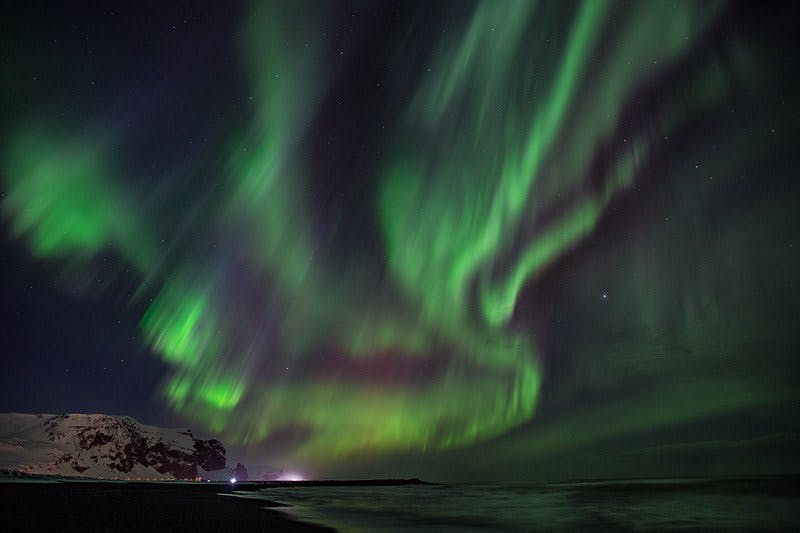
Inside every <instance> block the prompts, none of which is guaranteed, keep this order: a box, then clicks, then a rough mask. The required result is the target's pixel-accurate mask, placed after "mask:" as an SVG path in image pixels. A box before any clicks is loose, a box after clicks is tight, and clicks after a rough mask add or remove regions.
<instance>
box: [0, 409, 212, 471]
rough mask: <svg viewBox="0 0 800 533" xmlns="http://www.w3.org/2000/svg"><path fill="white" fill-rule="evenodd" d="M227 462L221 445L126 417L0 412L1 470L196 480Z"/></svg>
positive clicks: (182, 431)
mask: <svg viewBox="0 0 800 533" xmlns="http://www.w3.org/2000/svg"><path fill="white" fill-rule="evenodd" d="M225 463H226V458H225V448H223V446H222V443H221V442H219V441H218V440H215V439H210V440H200V439H198V438H196V437H195V436H194V435H193V434H192V432H191V431H190V430H188V429H185V430H180V429H166V428H159V427H155V426H146V425H144V424H140V423H139V422H137V421H136V420H134V419H132V418H130V417H127V416H112V415H102V414H60V415H46V414H39V415H36V414H22V413H0V468H5V469H9V470H16V471H20V472H24V473H30V474H50V475H63V476H85V477H93V478H106V479H111V478H118V479H137V478H139V479H175V478H177V479H194V478H195V476H197V475H198V474H200V475H203V477H205V475H206V474H205V472H204V471H214V470H220V469H223V468H225ZM199 469H202V471H201V470H199ZM215 477H219V476H215Z"/></svg>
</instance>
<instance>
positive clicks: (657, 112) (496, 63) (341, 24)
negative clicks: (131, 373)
mask: <svg viewBox="0 0 800 533" xmlns="http://www.w3.org/2000/svg"><path fill="white" fill-rule="evenodd" d="M81 10H83V11H81ZM46 11H47V10H46V9H45V8H44V7H42V6H36V5H34V6H32V7H29V8H19V12H18V13H15V18H14V21H15V22H16V24H15V25H14V26H13V27H12V28H9V31H7V32H3V33H4V37H3V38H2V39H3V41H2V42H3V49H4V50H6V52H4V60H5V65H6V66H5V67H4V73H3V87H4V89H3V92H4V97H3V101H4V103H6V104H9V103H10V104H11V105H5V106H4V108H5V109H6V110H4V111H3V118H4V121H3V137H2V147H0V148H2V150H1V153H0V155H1V156H2V159H1V160H0V163H2V175H1V176H0V177H1V178H2V191H3V196H2V202H1V203H0V212H1V213H2V219H3V227H4V228H5V232H6V236H5V240H4V247H5V248H7V249H8V250H9V251H10V252H9V257H12V256H13V257H14V258H15V259H13V264H15V265H17V264H18V265H27V264H32V265H37V267H36V268H42V269H44V270H45V271H46V272H47V275H49V276H50V277H51V279H52V280H53V283H54V288H52V292H48V293H47V294H56V293H57V294H60V295H61V296H41V297H40V298H39V300H38V301H35V302H33V303H32V304H29V307H30V308H35V307H43V308H46V307H47V306H48V304H47V300H48V298H69V299H71V301H75V302H80V301H92V302H95V303H94V304H92V305H93V306H95V305H96V306H98V307H99V308H100V309H102V310H103V314H107V315H108V316H105V317H104V318H103V319H102V320H107V321H108V323H109V324H111V323H112V322H113V321H115V320H119V321H121V320H122V319H123V318H124V319H125V320H130V321H132V322H131V323H132V324H133V325H134V326H135V330H134V333H133V335H134V343H133V344H134V345H135V346H137V347H138V348H137V349H136V351H135V353H137V354H138V355H136V356H135V357H136V358H138V360H139V362H138V363H137V364H138V365H140V366H139V368H146V369H147V370H142V372H145V373H150V374H151V375H157V376H158V379H157V380H156V381H157V384H155V386H152V387H151V388H152V390H140V391H137V393H136V395H137V396H138V400H132V403H137V404H138V405H142V406H144V405H148V406H149V407H147V410H151V411H156V412H161V411H163V412H168V413H169V414H168V415H165V416H169V417H175V418H176V419H178V420H181V421H186V422H187V423H190V424H192V425H197V426H199V427H202V428H204V429H205V430H207V431H210V432H213V433H215V434H218V435H220V437H221V438H222V439H224V440H225V442H226V443H231V444H232V445H234V446H237V447H240V448H241V449H242V450H245V452H243V453H247V454H249V456H251V457H257V458H258V459H257V460H263V462H264V464H267V463H272V464H286V465H289V466H294V465H300V466H301V467H303V468H307V469H310V470H312V471H314V472H343V471H344V472H346V471H364V472H367V473H370V472H373V471H376V472H392V473H395V472H398V473H400V474H403V473H404V472H407V471H414V472H417V471H419V470H422V471H423V472H431V473H432V474H431V475H441V476H444V475H447V476H450V477H452V476H454V475H456V476H457V475H463V476H465V477H469V476H473V477H491V476H492V475H495V474H494V473H495V472H497V473H499V474H497V475H504V476H521V477H526V476H535V475H537V472H541V471H543V470H542V469H546V468H553V467H552V465H551V462H552V461H553V458H554V457H562V456H563V457H566V456H568V454H575V455H574V457H577V458H578V459H576V464H579V465H580V461H581V460H585V461H586V462H588V463H591V462H593V461H594V460H593V459H592V458H591V457H592V456H591V453H596V454H599V456H604V455H603V454H605V455H608V456H614V457H617V458H618V459H619V457H625V458H626V459H625V460H620V461H622V463H624V464H635V465H641V464H644V463H646V462H647V460H646V459H643V457H645V456H647V454H656V455H658V453H660V452H658V453H657V451H654V449H655V448H658V447H662V448H664V449H666V448H668V447H670V446H672V448H669V449H670V450H674V449H675V447H676V446H677V447H680V446H684V447H686V446H689V447H691V445H692V444H693V443H697V446H701V447H702V446H705V447H708V444H707V443H708V442H727V443H729V444H728V445H727V446H729V447H730V446H734V444H730V443H747V442H751V441H752V440H753V439H759V438H762V439H763V438H773V439H774V438H777V439H779V440H780V439H790V441H791V439H795V440H794V441H791V442H797V440H796V436H795V435H797V433H796V432H797V431H798V427H797V422H796V420H795V419H796V416H795V414H796V407H797V405H798V399H799V397H798V388H797V385H796V384H797V379H798V377H800V376H798V369H800V367H799V366H798V364H797V362H796V361H795V359H796V353H797V349H798V334H797V331H800V329H799V328H798V327H797V326H798V318H797V317H798V316H800V315H798V311H800V294H798V286H797V272H798V266H800V265H798V259H799V258H798V254H797V246H795V244H796V243H795V242H794V241H795V239H796V232H797V228H798V227H799V225H798V210H797V208H798V205H797V198H798V195H797V192H798V191H797V184H796V179H795V178H794V174H795V172H796V168H797V156H796V155H795V154H794V153H793V150H794V144H795V139H796V137H797V132H798V130H797V119H798V112H799V111H800V106H798V102H797V97H796V94H797V89H798V88H800V87H798V83H797V79H796V78H797V76H796V74H795V73H794V72H793V71H792V68H793V67H792V65H793V64H794V63H793V61H792V58H794V57H795V56H792V55H791V52H789V51H786V50H785V49H784V48H783V45H784V44H785V43H786V42H790V38H789V37H788V36H789V35H790V34H791V32H790V30H789V29H788V27H789V26H790V24H789V23H788V22H787V21H789V20H792V17H795V16H796V8H794V7H792V6H775V7H774V8H756V7H754V6H743V5H740V4H736V3H732V4H728V3H724V2H705V1H703V2H688V1H687V2H677V3H676V2H606V1H601V0H597V1H594V0H593V1H588V2H574V3H561V2H534V1H516V0H509V1H507V2H498V1H491V0H484V1H477V2H452V3H451V2H441V3H435V5H427V4H426V3H415V2H400V3H396V2H255V3H252V4H248V3H245V4H242V5H236V6H230V7H227V8H225V9H223V8H222V7H217V8H213V9H212V8H206V9H199V8H198V7H197V6H192V5H191V4H189V5H177V4H176V5H175V6H172V7H158V6H156V5H152V6H146V7H136V8H135V7H124V8H120V9H119V10H118V11H115V12H110V11H108V9H105V10H102V9H101V10H99V11H96V10H93V8H90V7H83V8H80V9H79V8H77V7H75V8H74V10H72V8H69V9H65V11H67V12H68V13H67V16H64V13H61V14H59V13H47V12H46ZM750 11H752V12H753V13H750ZM137 21H138V22H139V23H141V24H139V25H141V30H137V29H134V28H135V27H136V26H137V24H134V22H137ZM23 22H25V23H27V24H28V26H30V27H28V26H26V24H23ZM795 54H796V53H795ZM787 58H788V59H787ZM20 250H22V252H20ZM12 251H13V252H12ZM6 268H8V269H13V268H24V267H21V266H18V267H6ZM4 290H5V293H6V294H7V296H8V297H7V298H4V301H5V302H6V303H5V304H4V306H8V309H7V311H6V313H8V316H9V317H11V316H12V315H14V312H12V311H13V306H14V305H16V304H15V303H9V302H12V300H13V301H16V300H18V299H19V298H20V296H19V293H18V292H15V291H17V290H18V289H17V288H14V287H11V282H8V286H6V287H4ZM76 305H77V304H76ZM77 308H78V309H80V306H79V305H77ZM16 316H17V317H18V316H19V312H16ZM33 316H39V317H40V318H41V317H45V316H46V313H45V312H41V314H38V315H37V314H36V312H34V313H33ZM9 320H10V321H11V322H10V323H11V324H12V325H11V330H10V331H14V334H13V338H14V340H13V342H11V341H7V342H8V344H7V345H3V346H2V349H3V352H4V355H5V357H6V358H8V359H15V358H17V357H19V358H23V359H24V357H22V356H21V355H15V354H14V353H12V352H11V348H12V347H15V346H23V351H25V350H26V349H30V348H24V347H25V346H27V344H26V342H31V343H33V342H34V341H26V340H25V339H26V338H27V337H26V334H25V331H28V335H30V330H26V328H25V327H22V324H23V322H22V321H20V320H18V319H16V318H14V319H13V320H12V319H9ZM14 320H17V322H14ZM76 320H78V321H79V322H80V318H79V317H76ZM102 320H101V323H102ZM87 321H88V318H87ZM31 322H33V323H35V322H36V319H31V318H27V319H25V322H24V324H29V323H31ZM89 322H91V321H89ZM89 322H87V323H89ZM94 323H97V322H96V321H95V322H94ZM14 324H16V325H14ZM26 327H27V326H26ZM34 329H35V326H34ZM91 335H92V333H91V331H90V328H89V327H88V326H87V328H86V338H85V342H86V343H91V342H92V341H91ZM112 338H114V336H113V334H112ZM119 338H120V339H121V338H122V337H121V336H120V337H119ZM126 343H127V340H126ZM109 345H110V346H122V345H123V344H122V343H121V342H115V341H113V340H112V341H109ZM30 346H33V344H31V345H30ZM125 346H126V348H125V349H131V348H130V345H129V344H125ZM82 349H83V348H82V347H81V346H76V344H75V343H74V342H72V343H71V345H70V346H68V347H67V348H65V349H64V350H63V351H62V352H59V353H56V354H49V355H48V356H47V358H46V359H47V360H48V361H51V362H52V365H53V369H51V370H43V372H45V373H46V372H52V375H56V370H55V368H56V366H57V367H58V368H59V369H60V368H61V367H62V366H63V361H64V360H65V359H66V360H73V361H79V360H80V357H81V356H80V353H81V350H82ZM42 357H44V356H42ZM126 357H127V358H128V359H130V358H132V357H134V356H133V355H131V356H126ZM107 358H108V361H109V365H111V364H112V362H113V361H116V360H118V359H120V360H121V359H123V357H122V354H119V353H109V354H107ZM11 364H12V365H15V366H14V368H18V369H19V370H18V372H19V373H22V374H24V373H25V372H26V370H25V368H26V367H25V363H24V362H16V363H11ZM79 364H80V363H78V362H72V363H70V365H71V366H73V367H74V366H76V365H79ZM16 365H19V366H16ZM45 366H47V365H45ZM104 368H105V366H104ZM121 371H122V370H121V369H120V370H118V372H121ZM59 372H60V370H59ZM7 379H10V378H7ZM64 379H66V380H67V381H70V380H79V381H72V383H73V384H74V385H75V386H81V387H86V386H87V384H91V385H89V386H90V387H91V388H102V386H103V385H102V383H98V378H97V377H96V376H83V377H80V378H73V377H72V376H69V377H65V378H64ZM100 381H102V380H100ZM4 384H6V381H5V380H4ZM79 384H80V385H79ZM6 388H7V389H8V387H6ZM92 397H93V396H92V395H91V394H90V395H89V398H92ZM3 398H6V396H3ZM4 401H6V400H4ZM65 402H66V401H65ZM7 403H8V402H7ZM66 403H69V402H66ZM21 405H23V404H21ZM69 405H73V404H69ZM77 405H81V406H85V407H82V408H83V409H88V410H91V409H94V410H97V411H101V410H102V409H103V406H102V405H99V406H96V407H92V406H91V405H87V404H85V403H84V404H77ZM70 408H72V407H65V408H64V409H65V410H67V409H70ZM776 436H777V437H776ZM781 442H784V441H781ZM743 446H744V445H743ZM665 447H666V448H665ZM590 452H591V453H590ZM665 453H666V452H665ZM669 453H672V452H669ZM748 453H750V452H748ZM559 454H562V455H561V456H560V455H559ZM563 454H567V455H563ZM632 456H635V460H631V461H632V462H631V461H628V460H629V459H630V457H632ZM474 457H481V458H482V460H481V464H480V465H472V464H470V462H471V458H474ZM581 458H583V459H581ZM736 460H737V461H738V460H739V459H738V458H737V459H736ZM625 461H628V462H625ZM653 461H655V462H656V463H657V462H658V460H657V459H655V460H653ZM387 465H389V466H387ZM521 465H522V466H521ZM543 465H550V466H543ZM575 468H581V467H575ZM631 468H634V467H631ZM636 468H639V467H638V466H637V467H636ZM641 468H647V467H644V466H642V467H641ZM720 468H722V467H720ZM348 469H349V470H348ZM404 469H407V470H404ZM586 471H587V472H592V471H593V470H591V468H590V467H586ZM454 472H458V473H456V474H454ZM548 475H552V476H558V473H554V474H548ZM565 475H567V474H565Z"/></svg>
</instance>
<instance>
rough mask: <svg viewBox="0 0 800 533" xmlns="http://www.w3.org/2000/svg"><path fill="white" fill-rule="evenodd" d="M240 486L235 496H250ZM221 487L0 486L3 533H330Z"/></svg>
mask: <svg viewBox="0 0 800 533" xmlns="http://www.w3.org/2000/svg"><path fill="white" fill-rule="evenodd" d="M249 485H250V484H245V483H241V484H237V486H236V490H248V489H249V490H252V487H250V486H249ZM232 490H234V489H233V488H232V487H231V486H230V485H229V484H220V483H180V484H179V483H103V482H70V481H66V482H59V483H35V482H24V481H15V482H0V531H3V532H8V533H12V532H16V531H25V532H38V531H42V532H44V531H64V532H68V531H69V532H72V531H75V532H78V531H80V532H91V531H114V532H116V531H131V532H132V531H136V532H149V531H180V532H185V531H328V530H326V529H325V528H322V527H318V526H313V525H308V524H304V523H301V522H294V521H291V520H289V519H288V518H287V517H286V516H284V515H283V514H281V513H279V512H278V511H276V510H273V509H270V508H269V507H270V506H272V507H277V506H278V505H279V504H271V503H270V502H266V501H264V500H260V501H259V500H247V499H241V498H232V497H229V496H220V493H226V492H231V491H232Z"/></svg>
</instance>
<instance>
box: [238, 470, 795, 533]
mask: <svg viewBox="0 0 800 533" xmlns="http://www.w3.org/2000/svg"><path fill="white" fill-rule="evenodd" d="M798 481H799V480H798V479H797V478H778V479H736V480H709V479H646V480H614V481H581V482H559V483H443V484H410V485H400V486H286V487H281V486H277V487H269V488H263V489H259V490H253V491H234V493H233V495H236V496H238V497H242V498H254V499H263V500H265V505H267V504H266V502H277V503H279V504H282V505H285V507H272V508H273V509H274V510H278V511H281V512H284V513H286V514H287V515H289V516H290V517H292V518H293V519H295V520H299V521H303V522H310V523H314V524H319V525H325V526H329V527H333V528H335V529H337V530H339V531H343V532H350V531H352V532H356V531H359V532H360V531H459V532H460V531H465V532H466V531H481V532H482V531H800V487H798ZM269 505H271V503H270V504H269Z"/></svg>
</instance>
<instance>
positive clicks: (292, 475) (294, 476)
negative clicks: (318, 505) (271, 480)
mask: <svg viewBox="0 0 800 533" xmlns="http://www.w3.org/2000/svg"><path fill="white" fill-rule="evenodd" d="M305 480H306V479H305V478H304V477H303V476H302V475H300V474H298V473H296V472H286V473H285V474H282V475H281V477H279V478H278V481H305Z"/></svg>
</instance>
